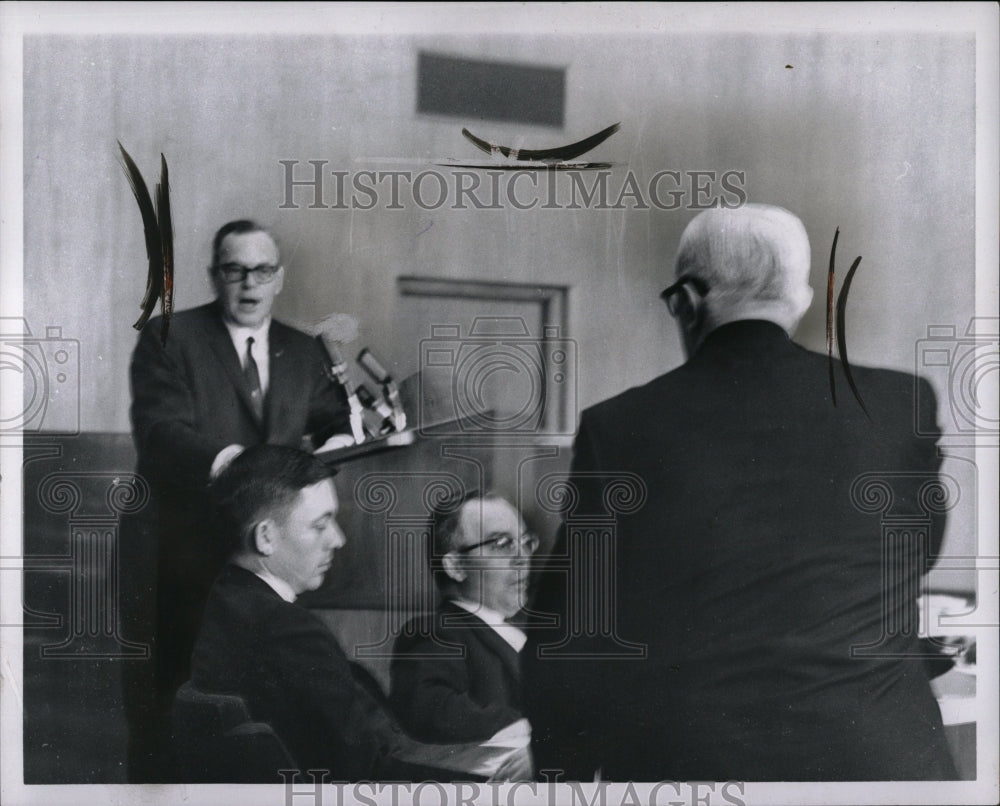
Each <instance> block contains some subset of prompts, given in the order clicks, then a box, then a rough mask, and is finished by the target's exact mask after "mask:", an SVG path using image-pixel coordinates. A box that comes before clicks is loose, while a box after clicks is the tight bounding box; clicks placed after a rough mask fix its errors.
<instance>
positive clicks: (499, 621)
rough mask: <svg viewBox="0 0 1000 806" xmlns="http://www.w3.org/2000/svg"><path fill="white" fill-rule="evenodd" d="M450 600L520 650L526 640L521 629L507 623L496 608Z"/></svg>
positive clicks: (460, 600) (461, 600)
mask: <svg viewBox="0 0 1000 806" xmlns="http://www.w3.org/2000/svg"><path fill="white" fill-rule="evenodd" d="M451 601H452V602H454V603H455V604H457V605H458V606H459V607H461V608H462V609H463V610H466V611H468V612H469V613H472V615H474V616H476V617H477V618H479V619H480V620H482V621H484V622H486V623H487V624H488V625H489V626H490V628H491V629H492V630H493V631H494V632H495V633H496V634H497V635H499V636H500V637H501V638H503V640H504V641H506V642H507V643H508V644H510V646H511V647H512V648H513V649H514V651H515V652H520V651H521V649H522V648H523V647H524V644H525V642H526V641H527V640H528V637H527V636H526V635H525V634H524V632H523V630H521V629H520V628H518V627H515V626H514V625H513V624H508V623H507V621H506V619H504V617H503V614H502V613H498V612H497V611H496V610H493V609H492V608H489V607H486V605H482V604H479V603H477V602H470V601H468V600H467V599H455V598H453V599H451Z"/></svg>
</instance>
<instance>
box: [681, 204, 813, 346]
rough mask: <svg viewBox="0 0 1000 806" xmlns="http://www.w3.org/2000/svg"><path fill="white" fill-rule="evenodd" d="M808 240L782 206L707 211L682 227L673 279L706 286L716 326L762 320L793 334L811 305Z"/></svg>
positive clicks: (794, 217) (708, 304)
mask: <svg viewBox="0 0 1000 806" xmlns="http://www.w3.org/2000/svg"><path fill="white" fill-rule="evenodd" d="M810 259H811V255H810V250H809V236H808V235H807V234H806V229H805V227H804V226H803V224H802V222H801V221H800V220H799V219H798V218H797V217H796V216H795V215H793V214H792V213H790V212H788V210H785V209H784V208H782V207H774V206H771V205H766V204H746V205H744V206H742V207H738V208H735V209H722V208H719V209H712V210H706V211H705V212H703V213H700V214H699V215H698V216H696V217H695V218H694V219H693V220H692V221H691V222H690V223H689V224H688V225H687V227H686V228H685V230H684V234H683V235H681V241H680V245H679V246H678V248H677V262H676V274H677V278H678V279H681V278H683V277H692V276H693V277H697V278H698V279H700V280H702V281H703V282H704V283H705V284H706V285H707V286H708V289H709V290H708V295H707V297H706V305H707V306H708V309H709V311H710V318H711V319H712V320H713V322H714V324H715V325H718V324H722V323H723V322H725V321H731V320H733V319H739V318H748V315H749V316H754V315H761V316H763V318H769V319H773V320H774V321H777V322H778V323H779V324H781V325H782V326H784V327H785V329H786V330H789V331H791V330H794V328H795V326H796V325H797V324H798V321H799V319H801V318H802V315H803V314H804V313H805V312H806V309H807V308H808V307H809V303H810V302H811V301H812V289H811V288H810V287H809V265H810Z"/></svg>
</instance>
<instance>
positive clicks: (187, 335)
mask: <svg viewBox="0 0 1000 806" xmlns="http://www.w3.org/2000/svg"><path fill="white" fill-rule="evenodd" d="M221 321H222V319H221V317H220V315H219V309H218V307H217V306H216V304H215V302H214V301H213V302H206V303H205V304H204V305H199V306H197V307H195V308H186V309H185V310H183V311H172V312H171V313H170V316H169V317H165V316H163V315H162V314H159V315H157V316H154V317H153V318H152V319H150V320H149V321H148V322H147V323H146V324H145V326H144V327H143V328H142V335H143V336H145V337H147V338H149V337H155V338H156V339H159V338H160V336H161V334H162V332H163V327H164V325H166V327H167V344H168V345H169V344H170V342H171V340H173V341H174V342H175V343H176V342H177V341H187V340H189V339H191V338H199V337H200V336H202V335H203V334H204V332H205V330H206V328H208V327H210V326H211V327H214V326H215V325H216V324H218V323H221Z"/></svg>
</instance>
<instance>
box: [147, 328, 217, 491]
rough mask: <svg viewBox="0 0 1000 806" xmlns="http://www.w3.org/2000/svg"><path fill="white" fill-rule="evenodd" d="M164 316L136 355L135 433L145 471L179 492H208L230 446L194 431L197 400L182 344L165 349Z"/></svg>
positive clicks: (174, 340)
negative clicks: (219, 458) (216, 463)
mask: <svg viewBox="0 0 1000 806" xmlns="http://www.w3.org/2000/svg"><path fill="white" fill-rule="evenodd" d="M162 322H163V320H162V319H161V318H160V317H157V318H156V319H154V320H152V321H151V322H150V323H149V324H148V325H146V327H145V328H144V329H143V331H142V333H141V334H140V336H139V342H138V344H137V345H136V348H135V350H134V352H133V353H132V362H131V366H130V380H131V384H132V432H133V434H134V436H135V442H136V450H137V452H138V454H139V456H140V460H141V462H142V464H143V466H144V471H145V472H153V473H169V474H170V482H171V484H172V485H173V486H175V487H187V488H199V487H200V488H203V487H204V486H205V485H206V484H208V476H209V471H210V470H211V467H212V461H213V460H214V459H215V456H216V455H217V454H218V453H219V451H221V450H222V449H223V448H224V447H226V445H225V444H224V443H222V442H221V441H220V440H217V439H216V440H213V439H211V438H209V437H207V436H206V435H205V434H202V433H199V432H198V431H197V430H195V410H194V400H193V398H192V396H191V384H190V381H189V379H188V377H187V367H186V366H185V363H184V360H183V348H182V344H181V339H180V338H179V337H178V336H177V335H175V334H173V333H171V337H170V338H168V339H167V344H166V346H164V345H163V344H162V342H161V340H160V328H161V326H162Z"/></svg>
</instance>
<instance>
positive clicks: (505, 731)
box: [390, 493, 538, 765]
mask: <svg viewBox="0 0 1000 806" xmlns="http://www.w3.org/2000/svg"><path fill="white" fill-rule="evenodd" d="M431 537H432V544H433V550H432V552H431V556H432V559H433V561H434V564H435V565H437V564H438V563H439V564H440V568H438V569H436V571H435V581H436V582H437V585H438V587H439V588H440V590H441V593H442V594H443V596H444V602H443V604H442V605H441V607H440V608H439V609H438V611H437V613H435V614H434V616H433V618H434V629H433V630H431V629H430V621H429V620H428V619H426V618H424V619H421V618H418V619H416V620H414V621H412V622H410V624H409V625H408V628H407V629H404V630H403V634H402V635H401V636H400V637H399V638H398V639H397V641H396V646H395V652H394V657H393V662H392V694H391V697H390V701H391V703H392V706H393V709H394V710H395V712H396V713H397V714H398V716H399V719H400V720H401V721H402V723H403V725H404V726H405V727H406V729H407V730H408V731H410V732H411V733H412V734H413V735H414V736H416V737H417V738H419V739H421V740H422V741H429V742H464V741H486V740H489V739H491V738H494V737H497V739H505V740H507V741H510V740H512V739H514V735H515V734H517V735H520V736H522V737H523V738H524V741H525V744H527V741H528V738H529V737H530V727H529V725H528V722H527V720H525V719H524V715H523V713H522V710H521V668H520V651H521V648H522V647H523V646H524V642H525V640H526V639H525V635H524V633H523V632H522V631H521V630H520V629H519V628H518V627H517V626H515V625H513V624H510V623H508V619H510V618H511V617H513V616H515V615H516V614H517V613H519V612H520V611H521V609H522V607H523V605H524V601H525V595H526V593H527V584H528V570H529V569H528V565H529V563H530V559H531V554H532V552H533V551H534V550H535V548H536V547H537V545H538V540H537V538H536V537H535V536H534V535H532V534H531V533H530V532H528V531H527V529H526V527H525V525H524V521H523V520H522V519H521V516H520V515H519V514H518V512H517V510H516V509H515V508H514V507H513V506H511V505H510V504H509V503H508V502H507V501H505V500H504V499H503V498H500V497H499V496H496V495H490V494H487V495H481V494H479V493H472V494H470V495H468V496H466V497H465V498H464V499H462V500H461V501H459V502H457V504H455V505H453V506H451V507H447V508H445V509H443V510H442V511H440V512H438V513H436V514H435V516H434V518H433V520H432V527H431ZM498 734H499V736H498ZM525 756H526V761H527V763H528V764H529V765H530V756H529V754H528V753H527V750H526V751H525Z"/></svg>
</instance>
